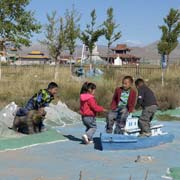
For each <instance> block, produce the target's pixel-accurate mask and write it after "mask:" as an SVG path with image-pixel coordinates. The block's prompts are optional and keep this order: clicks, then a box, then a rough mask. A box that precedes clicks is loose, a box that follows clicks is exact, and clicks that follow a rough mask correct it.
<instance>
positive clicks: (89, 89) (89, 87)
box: [80, 82, 96, 94]
mask: <svg viewBox="0 0 180 180" xmlns="http://www.w3.org/2000/svg"><path fill="white" fill-rule="evenodd" d="M95 90H96V85H95V84H94V83H91V82H85V83H84V84H83V85H82V88H81V91H80V94H83V93H90V94H94V93H95Z"/></svg>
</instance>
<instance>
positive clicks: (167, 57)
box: [166, 54, 170, 68]
mask: <svg viewBox="0 0 180 180" xmlns="http://www.w3.org/2000/svg"><path fill="white" fill-rule="evenodd" d="M169 56H170V55H169V54H167V61H166V63H167V68H168V67H169Z"/></svg>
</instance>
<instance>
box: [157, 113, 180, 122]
mask: <svg viewBox="0 0 180 180" xmlns="http://www.w3.org/2000/svg"><path fill="white" fill-rule="evenodd" d="M156 118H157V119H158V120H159V121H180V117H177V116H172V115H168V114H163V115H156Z"/></svg>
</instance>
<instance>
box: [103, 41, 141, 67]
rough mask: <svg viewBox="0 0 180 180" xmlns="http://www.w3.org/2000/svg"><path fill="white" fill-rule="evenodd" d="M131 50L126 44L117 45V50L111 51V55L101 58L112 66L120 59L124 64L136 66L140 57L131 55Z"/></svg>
mask: <svg viewBox="0 0 180 180" xmlns="http://www.w3.org/2000/svg"><path fill="white" fill-rule="evenodd" d="M130 51H131V49H130V48H128V47H127V45H126V44H117V46H116V47H115V48H112V49H111V53H110V54H109V55H104V56H101V57H102V58H103V59H104V60H106V61H109V63H110V64H114V60H115V59H116V58H117V57H119V58H120V59H121V60H122V62H123V63H124V64H136V63H139V61H140V57H137V56H135V55H132V54H130Z"/></svg>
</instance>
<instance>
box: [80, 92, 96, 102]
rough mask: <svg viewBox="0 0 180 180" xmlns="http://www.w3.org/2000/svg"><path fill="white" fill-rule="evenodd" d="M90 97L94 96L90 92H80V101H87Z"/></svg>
mask: <svg viewBox="0 0 180 180" xmlns="http://www.w3.org/2000/svg"><path fill="white" fill-rule="evenodd" d="M91 98H94V96H93V95H92V94H89V93H84V94H81V95H80V100H81V101H87V100H89V99H91Z"/></svg>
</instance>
